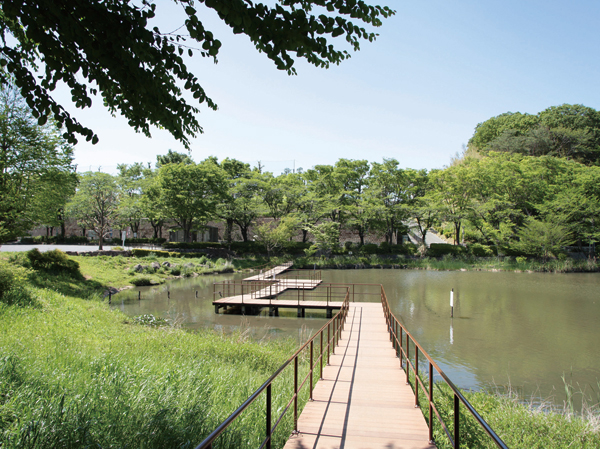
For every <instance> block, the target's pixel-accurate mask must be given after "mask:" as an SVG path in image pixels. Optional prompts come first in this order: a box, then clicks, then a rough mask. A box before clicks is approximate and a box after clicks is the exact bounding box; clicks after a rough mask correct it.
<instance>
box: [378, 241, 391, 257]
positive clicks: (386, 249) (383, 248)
mask: <svg viewBox="0 0 600 449" xmlns="http://www.w3.org/2000/svg"><path fill="white" fill-rule="evenodd" d="M391 252H392V245H390V244H389V243H388V242H381V243H380V244H379V253H380V254H383V253H391Z"/></svg>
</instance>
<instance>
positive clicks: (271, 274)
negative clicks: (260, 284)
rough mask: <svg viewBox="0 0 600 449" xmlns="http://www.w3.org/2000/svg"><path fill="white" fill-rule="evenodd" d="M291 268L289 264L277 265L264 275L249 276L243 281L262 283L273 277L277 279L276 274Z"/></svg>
mask: <svg viewBox="0 0 600 449" xmlns="http://www.w3.org/2000/svg"><path fill="white" fill-rule="evenodd" d="M291 266H292V264H291V263H289V262H288V263H284V264H283V265H277V266H276V267H273V268H271V269H270V270H267V271H265V272H264V273H259V274H257V275H255V276H250V277H247V278H244V281H249V282H250V281H264V280H267V279H271V278H273V277H277V275H278V274H280V273H283V272H284V271H287V270H289V269H290V267H291Z"/></svg>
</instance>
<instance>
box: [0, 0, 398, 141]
mask: <svg viewBox="0 0 600 449" xmlns="http://www.w3.org/2000/svg"><path fill="white" fill-rule="evenodd" d="M157 3H158V2H156V1H152V0H139V1H130V0H108V1H103V2H98V1H94V0H82V1H78V2H75V3H73V2H67V1H64V0H21V1H14V0H7V1H3V2H2V4H1V10H0V34H1V37H2V43H1V44H0V67H1V70H0V82H2V83H6V80H7V79H8V77H9V76H12V77H14V79H15V82H16V84H17V86H18V87H19V88H20V90H21V93H22V95H23V97H24V98H25V99H26V100H27V104H28V105H29V107H30V108H31V110H32V114H33V115H34V116H35V117H36V118H38V120H39V123H40V124H44V123H45V122H46V120H47V119H48V118H49V117H54V118H55V119H56V120H57V122H58V123H59V125H61V126H64V127H65V128H66V131H65V134H64V137H65V138H66V139H68V141H69V142H70V143H76V142H77V139H76V135H77V134H78V135H81V136H84V137H85V138H86V140H87V141H92V142H93V143H95V142H97V141H98V137H97V136H96V135H95V134H94V132H93V131H92V130H91V129H89V128H87V127H85V126H84V125H82V124H81V123H79V122H78V121H77V119H76V118H74V117H72V116H71V115H70V114H69V112H67V111H66V110H65V108H64V107H63V106H61V105H60V104H58V103H57V102H56V100H55V99H54V98H53V97H52V91H53V90H54V89H55V88H56V86H57V84H58V83H59V82H60V83H64V84H66V86H68V88H69V89H70V91H71V95H72V101H73V103H74V104H75V106H76V107H77V108H81V109H83V108H86V107H90V106H91V104H92V97H93V96H95V95H98V94H100V95H101V96H102V100H103V102H104V104H105V105H106V107H107V108H108V109H109V111H110V112H111V113H116V112H118V113H120V114H121V115H123V116H124V117H125V118H126V119H127V120H128V122H129V125H130V126H132V127H133V128H134V129H135V130H136V131H138V132H142V133H144V134H145V135H148V136H149V135H150V126H157V127H160V128H164V129H166V130H167V131H169V132H170V133H171V134H172V135H173V136H174V137H175V138H176V139H177V140H179V141H181V142H182V143H183V144H184V145H185V146H186V147H189V138H190V137H194V136H196V135H197V134H198V133H202V127H201V126H200V124H199V123H198V121H197V119H196V117H195V114H196V113H197V112H198V111H199V110H198V106H199V105H200V104H202V103H205V104H206V105H208V107H209V108H212V109H216V108H217V105H216V104H215V102H214V101H213V100H212V99H211V98H209V97H208V95H207V94H206V92H205V91H204V89H203V88H202V86H201V84H200V81H199V80H198V78H197V77H196V76H195V75H194V74H193V73H191V72H190V70H189V69H188V67H187V65H186V60H185V57H186V56H190V57H191V56H192V55H193V54H194V52H196V53H199V54H200V55H201V56H202V57H206V58H211V59H212V60H213V61H214V62H216V61H217V55H218V53H219V48H220V47H221V42H220V41H219V40H217V39H216V38H215V37H214V35H213V33H212V32H211V31H209V30H207V29H205V27H204V25H203V22H202V17H201V14H200V13H199V12H198V11H197V9H196V8H197V4H204V5H205V6H206V7H207V8H210V9H213V10H215V11H216V12H217V13H218V15H219V17H220V19H221V20H223V21H224V22H225V23H226V24H227V25H228V26H229V27H230V28H231V29H232V31H233V33H235V34H246V35H247V36H248V37H249V38H250V40H251V41H252V43H253V44H254V45H255V47H256V49H257V50H258V51H259V52H261V53H264V54H265V55H266V56H267V57H268V58H269V59H271V60H272V61H273V62H274V63H275V65H276V67H277V68H278V69H280V70H285V71H287V72H288V73H289V74H294V73H296V72H295V68H294V67H293V65H294V62H295V61H296V59H298V58H303V59H305V60H306V61H308V62H309V63H310V64H313V65H315V66H317V67H325V68H326V67H328V66H329V65H330V64H339V63H340V62H341V61H343V60H344V59H346V58H348V57H349V56H350V55H349V53H348V51H346V50H343V49H336V48H334V46H333V45H331V44H330V43H329V41H328V39H329V38H335V37H338V36H345V40H346V42H347V43H348V44H349V46H350V47H351V48H352V49H354V50H358V49H359V48H360V42H361V40H367V41H373V40H374V39H375V38H376V36H377V35H376V34H375V33H373V32H370V31H367V30H366V29H365V28H364V26H360V25H364V24H368V25H370V26H374V27H378V26H380V25H381V24H382V22H381V18H386V17H389V16H390V15H392V14H394V11H392V10H390V9H389V8H388V7H381V6H371V5H368V4H366V3H365V2H364V1H362V0H358V1H357V0H343V1H338V0H336V1H333V0H314V1H310V0H308V1H307V0H302V1H299V0H278V1H276V2H272V3H273V4H272V5H270V6H268V5H266V4H263V3H254V2H252V1H251V0H219V1H216V0H198V1H197V2H194V0H173V3H172V4H171V5H169V7H170V8H177V7H182V8H183V10H184V12H185V16H186V18H185V21H184V23H183V24H182V27H181V32H180V33H179V32H176V33H170V32H163V31H162V30H160V29H159V28H158V27H157V26H155V22H153V19H155V16H156V9H157ZM357 23H358V24H360V25H358V24H357ZM178 33H179V34H178ZM183 33H186V34H183ZM184 53H185V55H184ZM38 75H39V78H38ZM185 91H187V92H188V93H191V94H192V96H193V98H194V103H190V102H189V101H188V100H186V98H185V97H184V93H185Z"/></svg>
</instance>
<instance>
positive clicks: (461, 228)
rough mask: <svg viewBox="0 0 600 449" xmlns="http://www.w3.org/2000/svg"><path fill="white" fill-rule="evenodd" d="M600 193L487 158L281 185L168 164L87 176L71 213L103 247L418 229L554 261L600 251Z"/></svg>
mask: <svg viewBox="0 0 600 449" xmlns="http://www.w3.org/2000/svg"><path fill="white" fill-rule="evenodd" d="M599 186H600V167H596V166H586V165H583V164H581V163H578V162H576V161H572V160H568V159H564V158H557V157H553V156H542V157H531V156H524V155H521V154H508V153H495V152H490V153H489V154H488V155H487V156H486V157H484V158H465V159H463V160H462V161H461V162H460V163H458V164H455V165H453V166H451V167H448V168H446V169H443V170H431V171H426V170H414V169H405V168H401V167H400V166H399V163H398V161H396V160H394V159H386V160H384V161H383V162H381V163H379V162H373V163H369V162H367V161H366V160H347V159H340V160H338V161H337V162H336V163H335V164H334V165H317V166H315V167H313V168H311V169H310V170H306V171H304V172H302V173H284V174H282V175H279V176H274V175H273V174H271V173H268V172H266V173H264V172H261V171H259V170H258V169H251V168H250V166H249V165H248V164H245V163H242V162H240V161H237V160H234V159H224V160H223V161H220V162H219V161H218V160H217V159H216V158H208V159H205V160H203V161H201V162H199V163H195V162H194V161H193V160H192V159H190V158H189V157H188V156H186V155H181V154H178V153H172V152H170V153H169V154H168V155H166V156H159V160H158V161H157V164H156V166H155V167H149V166H145V165H143V164H141V163H137V164H132V165H119V174H118V175H116V176H112V175H109V174H106V173H100V172H87V173H83V174H81V175H79V185H78V189H77V193H76V194H75V195H74V196H73V197H72V199H71V200H70V201H69V202H67V203H66V205H65V209H66V211H67V216H68V217H73V218H76V219H77V220H78V222H79V223H81V225H82V226H83V227H85V228H86V229H93V230H95V231H96V233H97V234H98V236H102V235H103V234H105V233H106V232H107V231H108V229H109V228H120V229H123V228H125V227H130V228H131V229H132V230H133V231H134V232H137V231H138V230H139V229H140V223H141V221H142V220H143V219H147V220H149V221H150V223H151V224H152V226H153V227H154V237H160V232H161V229H162V226H163V225H164V224H165V223H170V225H171V226H173V227H175V228H178V229H181V230H183V232H184V236H185V240H186V241H190V239H191V232H192V231H193V230H194V229H197V228H199V227H201V226H202V225H204V224H206V223H207V222H208V221H211V220H214V221H222V222H223V223H224V224H225V234H224V236H223V237H224V239H225V240H227V241H232V240H233V239H234V235H235V234H239V235H240V236H241V238H242V240H244V241H249V240H255V239H256V240H260V241H262V242H264V243H265V245H266V246H267V247H268V249H269V251H271V250H274V249H276V246H277V244H278V242H279V243H280V242H281V241H285V240H286V239H287V240H289V239H291V238H292V237H294V236H296V235H299V236H301V238H302V240H303V241H305V242H306V241H307V240H308V238H309V235H312V236H318V235H322V234H323V233H325V234H327V235H332V234H333V235H337V236H339V232H340V230H341V229H348V230H352V231H353V232H354V233H355V234H356V235H357V236H358V237H359V239H360V241H361V243H364V242H365V238H366V237H367V236H368V235H372V234H376V235H378V236H381V237H383V238H384V239H385V241H386V242H387V243H388V244H396V243H400V242H399V239H400V237H401V236H402V235H404V234H406V233H407V232H408V228H409V227H412V232H413V233H414V234H416V235H417V236H418V237H420V239H424V238H425V237H426V234H427V232H428V230H429V229H430V228H431V227H440V228H443V227H446V228H448V227H450V228H451V229H452V233H451V235H452V237H453V240H454V242H455V243H458V242H461V241H464V240H466V242H467V243H478V244H481V245H486V246H487V247H489V251H490V254H491V251H493V252H494V253H508V254H512V253H515V254H530V255H535V256H539V257H544V258H547V257H550V256H551V255H554V256H557V255H558V254H559V252H560V249H561V247H563V246H564V245H567V244H572V243H576V244H578V245H579V246H584V245H586V246H587V245H588V244H589V243H591V242H595V241H597V240H598V238H599V237H600V230H599V229H598V226H597V223H599V222H600V187H599ZM260 218H267V219H268V220H267V222H266V223H263V224H260V223H259V222H260V220H259V219H260ZM251 230H252V232H250V231H251ZM320 241H321V242H322V241H323V238H321V239H320ZM336 243H337V242H336Z"/></svg>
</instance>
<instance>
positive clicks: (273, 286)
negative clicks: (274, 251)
mask: <svg viewBox="0 0 600 449" xmlns="http://www.w3.org/2000/svg"><path fill="white" fill-rule="evenodd" d="M290 267H291V263H288V264H284V265H279V266H277V267H275V268H272V269H270V270H267V271H266V272H264V273H261V274H259V275H256V276H251V277H248V278H245V279H244V282H246V281H247V282H249V283H250V282H252V281H255V282H256V281H261V282H260V284H259V286H262V285H266V284H269V285H266V286H265V287H263V288H261V289H259V290H256V291H253V292H251V293H247V294H244V295H234V296H227V297H225V298H219V299H215V300H214V301H213V305H214V306H215V313H219V309H220V308H227V307H239V308H240V309H241V310H242V313H246V312H247V311H250V310H255V309H260V308H262V307H270V308H271V313H272V314H274V315H279V309H280V308H286V309H298V316H299V317H303V316H304V315H305V310H306V309H320V310H326V311H327V317H328V318H331V315H332V311H333V310H335V309H340V308H341V307H342V304H343V301H315V300H311V299H308V300H305V299H304V298H305V295H304V294H302V293H300V292H298V296H297V298H296V299H273V298H277V296H279V295H280V294H282V293H283V292H285V291H286V290H299V291H301V290H313V289H315V288H316V287H317V286H318V285H319V284H320V283H321V282H322V281H321V280H320V279H316V280H312V279H295V278H292V279H289V278H280V279H277V277H276V276H277V275H278V274H280V273H283V272H284V271H286V270H288V269H289V268H290Z"/></svg>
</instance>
